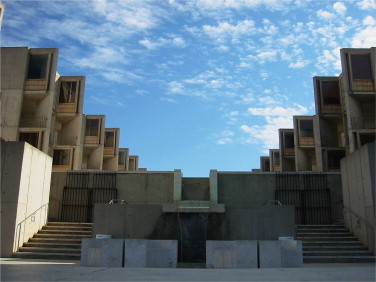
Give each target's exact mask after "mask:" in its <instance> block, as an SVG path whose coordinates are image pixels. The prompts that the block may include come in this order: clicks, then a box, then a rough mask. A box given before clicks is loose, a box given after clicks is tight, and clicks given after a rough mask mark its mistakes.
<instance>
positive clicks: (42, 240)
mask: <svg viewBox="0 0 376 282" xmlns="http://www.w3.org/2000/svg"><path fill="white" fill-rule="evenodd" d="M29 242H38V243H53V244H80V245H81V242H82V238H75V239H69V238H48V237H47V238H44V237H43V238H30V239H29Z"/></svg>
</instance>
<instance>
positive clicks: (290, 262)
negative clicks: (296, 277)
mask: <svg viewBox="0 0 376 282" xmlns="http://www.w3.org/2000/svg"><path fill="white" fill-rule="evenodd" d="M279 242H280V244H281V259H282V267H303V246H302V241H298V240H280V241H279Z"/></svg>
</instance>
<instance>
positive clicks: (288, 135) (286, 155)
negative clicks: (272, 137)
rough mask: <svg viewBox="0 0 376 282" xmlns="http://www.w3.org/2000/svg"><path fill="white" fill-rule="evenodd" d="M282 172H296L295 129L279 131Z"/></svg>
mask: <svg viewBox="0 0 376 282" xmlns="http://www.w3.org/2000/svg"><path fill="white" fill-rule="evenodd" d="M278 135H279V154H280V171H295V145H294V144H295V143H294V130H293V129H279V131H278Z"/></svg>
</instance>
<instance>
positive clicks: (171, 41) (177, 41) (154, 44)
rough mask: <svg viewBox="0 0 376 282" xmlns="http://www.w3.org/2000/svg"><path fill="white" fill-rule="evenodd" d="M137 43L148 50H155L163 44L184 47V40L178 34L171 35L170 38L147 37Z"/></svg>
mask: <svg viewBox="0 0 376 282" xmlns="http://www.w3.org/2000/svg"><path fill="white" fill-rule="evenodd" d="M138 43H140V44H141V45H142V46H144V47H146V48H147V49H149V50H155V49H157V48H160V47H164V46H170V47H180V48H182V47H185V46H186V42H185V40H184V39H183V38H181V37H179V36H172V38H167V39H166V38H161V37H160V38H158V39H157V40H155V41H151V40H149V39H143V40H139V41H138Z"/></svg>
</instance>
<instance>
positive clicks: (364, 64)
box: [350, 54, 372, 79]
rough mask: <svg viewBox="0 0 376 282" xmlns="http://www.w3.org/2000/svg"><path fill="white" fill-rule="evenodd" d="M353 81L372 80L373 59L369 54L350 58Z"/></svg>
mask: <svg viewBox="0 0 376 282" xmlns="http://www.w3.org/2000/svg"><path fill="white" fill-rule="evenodd" d="M350 60H351V70H352V78H353V79H372V68H371V57H370V56H369V55H367V54H362V55H354V54H352V55H351V56H350Z"/></svg>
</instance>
